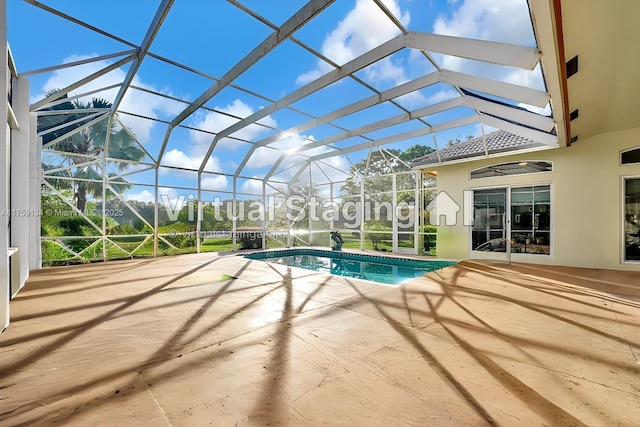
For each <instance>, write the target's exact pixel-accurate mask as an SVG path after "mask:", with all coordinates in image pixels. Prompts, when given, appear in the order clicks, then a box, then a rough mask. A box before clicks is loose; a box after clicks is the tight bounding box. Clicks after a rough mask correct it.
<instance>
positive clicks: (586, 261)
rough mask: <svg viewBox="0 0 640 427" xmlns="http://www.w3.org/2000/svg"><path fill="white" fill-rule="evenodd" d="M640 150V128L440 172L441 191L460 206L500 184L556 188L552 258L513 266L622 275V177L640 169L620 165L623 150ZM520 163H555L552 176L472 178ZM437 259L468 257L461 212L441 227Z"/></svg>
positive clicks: (637, 266) (625, 266)
mask: <svg viewBox="0 0 640 427" xmlns="http://www.w3.org/2000/svg"><path fill="white" fill-rule="evenodd" d="M636 146H640V127H638V128H634V129H629V130H624V131H617V132H611V133H606V134H600V135H597V136H594V137H592V138H589V139H580V140H578V141H577V142H575V143H574V144H573V145H572V146H571V147H568V148H562V149H554V150H545V151H537V152H531V153H524V154H518V155H511V156H505V157H499V158H493V159H482V160H477V161H473V162H465V163H458V164H454V165H449V166H441V167H438V168H430V170H431V169H433V170H437V173H438V191H446V192H447V194H449V195H450V196H451V197H452V198H453V199H454V200H455V201H456V202H457V203H458V204H459V205H460V206H463V192H464V190H469V189H473V188H485V187H493V186H501V185H531V184H547V183H549V184H551V185H552V194H551V197H552V207H551V209H552V239H553V242H552V255H551V256H540V255H519V254H514V256H513V258H512V260H513V261H523V262H535V263H540V264H553V265H566V266H576V267H592V268H606V269H620V270H640V264H638V263H635V264H633V263H622V261H621V259H622V241H623V236H622V234H623V233H622V217H623V215H622V177H625V176H640V165H625V166H621V165H620V151H622V150H625V149H628V148H632V147H636ZM522 160H550V161H553V172H550V173H543V174H534V175H521V176H512V177H507V178H484V179H474V180H473V181H471V180H470V179H469V172H470V171H471V170H473V169H477V168H479V167H482V166H487V165H492V164H497V163H503V162H509V161H522ZM437 249H438V256H439V257H441V258H448V259H465V258H469V257H470V254H469V228H468V227H466V226H464V225H463V212H462V210H461V211H460V212H458V221H457V225H456V226H453V227H446V226H440V227H439V230H438V247H437Z"/></svg>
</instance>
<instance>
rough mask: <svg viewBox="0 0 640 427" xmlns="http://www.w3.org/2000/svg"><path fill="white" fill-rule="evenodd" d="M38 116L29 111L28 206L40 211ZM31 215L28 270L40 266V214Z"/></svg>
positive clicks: (40, 146) (41, 213)
mask: <svg viewBox="0 0 640 427" xmlns="http://www.w3.org/2000/svg"><path fill="white" fill-rule="evenodd" d="M37 128H38V116H37V114H36V113H29V142H28V145H29V206H30V207H31V208H34V209H40V215H44V214H45V212H42V138H40V137H38V136H37V132H36V129H37ZM40 215H33V216H32V217H31V218H30V221H29V243H28V245H27V246H28V248H29V249H28V250H29V256H28V258H29V270H34V269H38V268H42V236H41V235H40V234H41V232H40V230H41V221H42V219H41V216H40Z"/></svg>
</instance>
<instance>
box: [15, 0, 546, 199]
mask: <svg viewBox="0 0 640 427" xmlns="http://www.w3.org/2000/svg"><path fill="white" fill-rule="evenodd" d="M7 3H8V4H7V22H8V38H9V44H10V47H11V50H12V53H13V56H14V58H15V62H16V65H17V69H18V72H19V73H25V72H26V73H28V72H30V71H33V70H39V69H43V68H47V67H51V66H55V65H58V64H70V63H73V62H76V61H83V60H88V59H91V58H96V57H100V56H104V55H110V54H114V53H118V52H126V51H129V50H130V49H132V47H131V46H130V45H127V44H126V43H122V42H121V41H119V40H114V39H112V38H109V37H106V36H104V35H102V34H99V33H97V32H94V31H91V30H89V29H87V28H83V27H82V26H79V25H77V24H75V23H73V22H69V21H68V20H65V19H62V18H61V17H59V16H56V15H54V14H51V13H49V12H47V11H44V10H42V9H40V8H37V7H34V6H33V5H30V4H28V3H26V2H23V1H20V0H9V1H8V2H7ZM42 3H43V4H45V5H46V6H50V7H52V8H54V9H57V10H60V11H61V12H63V13H65V14H68V15H71V16H73V17H74V18H77V19H80V20H83V21H85V22H87V23H88V24H90V25H92V26H94V27H97V28H100V29H102V30H104V31H106V32H108V33H110V34H112V35H114V36H116V37H117V38H119V39H121V40H124V41H128V42H130V43H132V44H134V45H138V44H140V43H141V41H142V40H143V38H144V36H145V32H146V30H147V27H148V25H149V23H150V22H151V21H152V19H153V16H154V14H155V12H156V9H157V6H158V4H159V0H146V1H134V2H131V1H130V0H110V1H109V2H108V5H109V7H108V10H106V11H105V10H104V7H105V4H106V3H105V2H103V1H99V0H86V1H82V2H78V1H71V0H55V1H54V0H43V1H42ZM239 3H240V4H242V5H243V6H244V7H246V8H248V9H250V10H252V11H254V12H255V13H257V14H259V15H261V16H263V17H264V19H266V20H267V21H269V22H270V23H272V24H273V25H275V26H280V25H282V24H283V23H284V22H285V21H286V20H287V19H288V18H289V17H290V16H291V15H293V14H294V13H295V12H296V11H297V10H298V9H300V8H301V7H302V6H303V5H304V4H305V3H306V2H305V1H300V0H287V1H276V2H265V1H263V0H241V1H239ZM383 3H384V5H385V6H386V7H387V9H388V10H389V11H390V12H391V13H392V14H393V15H394V17H395V18H396V19H397V20H398V21H399V22H401V23H402V25H403V26H404V27H405V28H407V29H408V30H409V31H418V32H426V33H436V34H443V35H452V36H459V37H467V38H477V39H481V40H488V41H495V42H503V43H512V44H520V45H525V46H535V39H534V36H533V30H532V26H531V21H530V17H529V13H528V8H527V4H526V0H383ZM505 17H509V19H505ZM272 32H273V30H272V28H270V27H269V26H268V25H265V24H264V23H263V22H260V21H259V20H257V19H256V18H255V17H252V16H250V15H249V14H247V13H246V12H245V11H243V10H241V9H240V8H238V7H236V6H234V5H233V4H232V3H229V2H224V1H222V0H215V1H205V0H190V1H185V0H177V1H176V2H175V3H174V5H173V7H172V9H171V11H170V12H169V14H168V16H167V17H166V18H165V20H164V23H163V25H162V27H161V28H160V30H159V32H158V34H157V36H156V38H155V40H154V42H153V44H152V45H151V47H150V52H151V53H153V54H155V55H158V56H161V57H163V58H166V59H169V60H171V61H175V62H178V63H181V64H183V65H184V66H186V67H189V68H191V69H193V70H199V71H200V72H201V74H203V75H201V74H197V73H194V72H192V71H188V70H185V69H182V68H179V67H176V66H173V65H170V64H167V63H166V62H163V61H161V60H159V59H156V58H153V57H149V56H148V57H146V58H145V60H144V61H143V62H142V64H141V66H140V68H139V70H138V72H137V73H136V75H135V77H134V78H133V82H132V85H133V86H135V87H136V88H138V89H130V90H129V91H128V92H127V94H126V95H125V97H124V99H123V101H122V103H121V104H120V107H119V109H118V111H119V114H118V117H119V119H120V120H121V121H122V123H123V124H124V125H125V126H127V127H129V128H130V129H131V130H132V132H133V133H134V134H135V136H136V139H137V140H138V141H139V143H140V145H141V146H143V147H144V148H145V150H146V151H148V152H149V153H150V155H151V156H153V157H154V158H156V157H157V156H158V154H159V151H160V147H161V145H162V141H163V139H164V138H165V135H166V132H167V125H166V122H168V121H171V120H172V119H173V118H174V117H175V116H176V115H177V114H178V113H180V112H181V111H182V110H184V108H185V107H186V105H187V104H186V103H184V102H180V100H182V101H186V102H190V101H193V100H194V99H196V98H197V97H198V96H200V95H201V94H202V93H203V92H204V91H205V90H206V89H207V88H209V87H210V86H211V85H212V84H213V80H212V79H211V77H216V78H219V77H222V76H223V75H225V73H227V72H228V71H229V70H230V69H231V68H232V67H233V66H234V65H235V63H236V62H237V61H239V60H241V59H242V58H243V57H244V56H245V55H247V54H248V53H249V52H250V51H251V50H252V49H253V48H254V47H255V46H257V45H258V44H259V43H260V42H262V40H264V39H265V38H266V37H268V36H269V35H270V34H271V33H272ZM399 34H400V30H399V29H398V27H397V26H395V25H394V24H393V23H392V21H391V20H390V19H389V18H388V17H387V16H386V15H385V14H384V13H383V12H382V11H381V9H380V8H379V7H378V6H377V5H376V4H375V2H374V1H373V0H336V1H335V2H334V3H333V4H332V5H330V6H329V7H328V8H326V9H325V10H324V11H322V12H321V13H320V14H319V15H318V16H316V17H315V18H314V19H313V20H312V21H311V22H309V23H308V24H307V25H305V26H304V27H302V28H301V29H299V30H297V31H296V32H295V34H294V36H295V37H296V39H298V40H300V41H301V42H302V43H304V44H306V45H307V46H309V47H311V48H312V49H314V50H316V51H317V52H320V53H321V54H322V55H323V56H324V57H326V58H328V60H329V61H331V62H333V64H335V65H338V66H341V65H344V64H346V63H348V62H349V61H350V60H352V59H354V58H356V57H358V56H359V55H361V54H363V53H364V52H366V51H367V50H369V49H372V48H374V47H376V46H379V45H381V44H382V43H384V42H386V41H388V40H390V39H392V38H393V37H396V36H398V35H399ZM431 55H432V58H433V59H434V60H435V61H436V62H437V63H438V64H439V65H440V66H441V67H442V68H444V69H450V70H453V71H462V72H465V73H468V74H472V75H477V76H481V77H492V78H494V79H497V80H501V81H505V82H509V83H515V84H520V85H524V86H527V87H532V88H536V89H541V90H544V84H543V81H542V77H541V72H540V70H539V69H537V70H534V71H523V70H516V69H512V68H508V67H499V66H496V65H490V64H483V63H479V62H477V61H472V60H465V59H461V58H456V57H451V56H446V55H441V54H436V53H432V54H431ZM124 56H126V55H123V56H118V57H113V58H108V59H99V60H96V61H93V62H90V63H87V64H84V65H79V66H72V67H67V68H61V69H57V70H54V71H50V72H41V73H37V74H32V75H30V76H29V80H30V89H31V102H32V103H33V102H37V101H39V100H40V99H42V98H43V96H44V94H45V93H46V92H47V91H49V90H51V89H55V88H62V87H66V86H68V85H70V84H72V83H74V82H76V81H78V80H80V79H81V78H83V77H86V76H88V75H90V74H92V73H94V72H97V71H99V70H101V69H103V68H105V67H107V66H109V65H111V64H113V63H115V62H116V61H118V60H120V59H122V58H124ZM130 64H131V63H127V64H124V65H122V66H120V67H118V68H116V69H115V70H113V71H112V72H110V73H108V74H106V75H104V76H102V77H100V78H98V79H96V80H93V81H91V82H89V83H88V84H86V85H84V86H82V87H80V88H78V89H77V90H75V91H72V92H71V94H74V93H84V92H89V91H93V90H98V89H101V88H105V87H109V86H111V85H114V84H118V83H120V82H122V81H123V79H124V78H125V76H126V74H127V72H128V69H129V66H130ZM333 69H334V65H332V64H330V63H328V62H325V61H323V60H322V59H319V58H318V57H316V56H314V55H312V54H310V53H309V52H308V51H306V50H305V49H304V48H302V47H301V46H300V45H298V44H296V43H294V42H292V41H289V40H287V41H285V42H283V43H281V44H280V45H279V46H278V47H277V48H276V49H274V50H273V51H272V52H271V53H269V54H268V55H266V56H264V57H263V58H261V59H260V60H259V61H258V62H257V63H256V64H255V65H254V66H253V67H251V68H249V69H248V70H246V71H245V72H244V73H242V74H241V75H240V76H239V78H238V79H236V80H235V81H234V82H233V85H232V86H228V87H226V88H224V89H223V90H221V91H220V92H219V93H218V94H216V95H215V96H214V97H213V98H212V99H210V100H209V101H207V102H206V103H205V104H204V107H206V108H200V109H198V110H196V111H195V112H194V113H193V114H191V115H190V116H189V117H187V118H186V119H185V120H184V121H183V122H182V125H184V127H179V128H175V129H173V131H172V132H171V134H170V138H169V139H168V142H167V146H166V150H165V151H164V155H163V157H162V160H161V165H166V166H177V167H181V168H186V169H198V167H199V166H200V165H201V164H202V162H203V159H204V157H205V155H206V154H207V151H208V149H209V146H210V144H211V142H212V140H213V136H214V133H217V132H220V131H222V130H224V129H225V128H227V127H229V126H231V125H233V124H234V123H236V122H238V121H239V119H240V118H245V117H250V116H251V115H252V114H254V113H256V112H258V111H260V110H261V109H263V108H265V107H268V106H269V105H271V104H272V103H273V102H275V101H278V100H281V99H283V98H284V97H285V96H287V95H288V94H290V93H292V92H294V91H296V90H300V89H301V88H303V87H305V85H308V84H310V83H312V82H313V81H315V80H316V79H318V78H320V77H321V76H323V75H325V74H327V73H329V72H330V71H332V70H333ZM434 71H435V68H434V66H433V65H432V64H431V63H430V62H429V61H428V60H427V59H426V58H425V56H424V55H422V54H421V53H420V52H418V51H416V50H412V49H403V50H401V51H399V52H396V53H395V54H393V55H391V56H388V57H386V58H384V59H382V60H380V61H378V62H376V63H374V64H373V65H371V66H369V67H366V68H364V69H362V70H360V71H358V72H356V73H355V74H356V76H357V77H358V79H360V80H361V81H362V82H364V83H366V84H367V85H369V86H370V87H372V88H375V89H376V90H378V91H386V90H389V89H392V88H394V87H397V86H399V85H401V84H403V83H406V82H408V81H411V80H413V79H415V78H418V77H420V76H423V75H425V74H428V73H432V72H434ZM117 92H118V89H117V88H113V89H109V90H103V91H101V92H98V93H97V94H95V95H93V96H99V97H102V98H105V99H107V100H109V101H112V100H114V99H115V97H116V94H117ZM150 92H157V93H161V94H164V95H167V96H169V97H171V99H168V98H164V97H162V96H158V95H155V94H153V93H150ZM374 93H375V92H373V91H372V90H371V89H369V88H367V87H366V86H364V85H362V84H361V83H359V82H357V81H355V80H352V79H346V80H341V81H339V82H337V83H334V84H332V85H330V86H328V87H325V88H323V89H321V90H319V91H317V92H315V93H313V94H312V95H310V96H308V97H307V98H304V99H300V100H296V101H295V102H292V103H291V104H289V105H288V108H282V109H278V110H276V111H274V112H272V113H271V114H266V115H263V117H261V118H260V119H259V120H257V121H256V122H255V123H254V124H251V125H249V126H247V127H245V128H244V129H241V130H240V131H238V132H236V133H233V134H232V135H231V137H232V138H223V139H221V140H220V141H219V142H218V143H217V145H216V146H215V148H214V150H213V152H212V153H211V156H210V157H209V158H208V160H207V164H206V167H205V172H210V173H205V174H203V177H202V181H201V184H202V188H203V190H206V191H205V193H206V194H207V195H208V196H209V197H215V196H224V194H225V192H230V191H233V177H232V176H233V174H234V173H236V171H237V170H238V167H239V166H240V165H241V164H243V163H244V165H243V167H242V169H241V170H240V172H239V174H240V176H242V177H245V178H240V179H238V181H237V185H236V188H237V191H239V192H242V193H247V194H261V193H262V183H261V181H259V180H257V179H251V178H254V177H255V178H261V177H264V176H265V174H266V173H267V172H268V171H269V170H270V169H271V167H272V166H273V165H274V164H275V163H276V162H277V161H278V160H279V159H280V157H281V156H282V154H283V152H287V153H289V154H288V155H286V156H284V158H283V159H282V161H281V163H280V166H279V167H278V169H277V170H276V174H275V175H274V177H273V178H274V179H275V180H277V181H279V182H283V183H286V182H288V181H289V180H290V179H291V177H292V176H293V175H294V174H295V173H296V171H297V170H298V168H296V167H292V166H293V165H295V164H296V163H298V162H300V161H301V160H303V159H304V158H303V157H300V155H298V154H295V150H296V149H299V148H300V146H302V145H303V144H310V143H313V142H314V141H320V142H322V140H323V139H325V138H329V137H336V138H337V136H338V135H340V134H343V133H344V132H348V131H349V130H352V129H357V128H359V127H361V126H366V125H368V124H371V123H375V122H376V121H378V120H381V119H384V118H388V117H392V116H397V115H399V114H403V113H404V111H403V110H402V109H401V108H399V107H398V105H400V106H402V107H404V108H406V109H407V110H409V111H413V110H416V109H418V108H421V107H424V106H427V105H430V104H433V103H437V102H442V101H445V100H447V99H451V98H454V97H456V96H458V94H457V92H456V91H455V90H454V88H452V87H451V86H448V85H445V84H442V83H438V84H434V85H432V86H429V87H426V88H424V89H422V90H420V91H416V92H412V93H409V94H406V95H404V96H402V97H399V98H397V99H396V101H397V104H398V105H393V104H391V103H388V102H387V103H384V104H382V105H379V106H376V107H371V108H368V109H366V110H364V111H361V112H357V113H354V114H351V115H349V116H347V117H342V118H339V119H337V120H335V121H333V122H332V124H323V125H320V126H315V127H309V128H307V129H304V130H302V131H296V129H294V127H296V126H300V125H301V124H303V123H307V122H308V121H309V120H311V119H312V118H314V117H316V118H317V117H322V116H323V115H325V114H328V113H330V112H332V111H335V110H337V109H339V108H341V107H344V106H347V105H349V104H351V103H354V102H357V101H359V100H360V99H363V98H366V97H369V96H372V95H373V94H374ZM532 110H533V108H532ZM535 111H541V110H535ZM543 112H545V113H546V114H548V113H549V110H548V108H547V110H546V111H543ZM128 113H135V114H136V115H137V116H133V115H131V114H128ZM471 113H472V111H471V110H468V109H466V108H464V107H458V108H456V109H452V110H449V111H447V112H443V113H439V114H436V115H434V116H433V117H426V118H425V120H426V121H427V122H429V123H430V124H438V123H443V122H447V121H449V120H453V119H455V118H459V117H464V116H468V115H470V114H471ZM139 116H143V117H148V118H151V119H157V120H158V121H155V120H150V119H147V118H142V117H139ZM423 126H424V125H423V124H420V123H417V122H416V121H410V122H406V123H403V124H398V125H395V126H392V127H389V128H385V129H379V130H374V131H372V132H370V133H368V134H367V135H366V136H367V139H364V138H359V137H358V138H346V139H341V140H339V141H338V142H336V143H335V144H332V145H331V147H334V148H330V147H329V146H326V145H321V146H319V147H317V148H314V149H313V150H312V151H310V152H305V153H304V154H306V155H323V154H325V153H328V152H330V151H332V150H334V149H335V148H347V147H349V146H351V145H357V144H361V143H363V142H367V141H370V140H378V139H380V138H385V137H387V136H389V135H392V134H395V133H399V132H406V131H410V130H414V129H418V128H420V127H423ZM491 130H493V129H492V128H488V127H485V132H488V131H491ZM480 133H481V129H480V126H479V125H477V124H474V125H468V126H465V127H462V128H458V129H453V130H450V131H445V132H440V133H437V134H436V141H437V142H438V144H439V145H441V146H444V145H445V144H446V143H447V141H449V140H451V139H455V138H457V137H461V138H463V139H465V138H466V137H467V136H470V135H473V136H478V135H480ZM269 137H272V138H273V140H274V142H271V143H270V144H268V145H265V146H263V147H260V148H257V149H255V150H254V151H253V155H252V156H250V157H249V158H248V160H247V161H243V160H244V159H245V156H246V155H247V154H248V153H249V152H250V149H251V143H252V142H253V143H256V142H260V141H265V139H266V138H269ZM267 141H268V140H267ZM414 144H426V145H429V146H433V145H434V142H433V137H432V136H430V135H427V136H422V137H419V138H413V139H408V140H405V141H401V142H398V143H394V144H390V145H388V146H386V147H387V148H394V149H400V150H402V149H406V148H407V147H409V146H411V145H414ZM367 154H368V151H367V150H363V151H359V152H354V153H351V154H349V155H348V156H334V157H328V158H325V159H323V161H322V163H320V164H318V167H314V168H311V171H310V172H305V173H303V174H302V175H301V177H307V176H309V175H311V176H312V179H313V180H314V181H315V182H326V181H328V180H329V179H331V180H333V181H341V180H343V179H344V178H345V177H346V174H345V172H346V171H348V170H349V168H350V167H351V165H352V164H354V163H357V162H358V161H360V160H362V159H363V158H365V157H366V155H367ZM143 169H148V168H145V167H143V166H140V167H138V168H133V169H131V170H129V175H127V180H128V181H129V182H132V183H134V184H135V185H134V187H133V188H132V189H131V190H130V191H129V192H128V193H127V195H126V197H127V198H129V199H135V200H141V201H151V200H153V187H152V186H153V184H154V183H155V176H154V173H153V171H150V170H143ZM137 170H140V172H139V173H134V172H135V171H137ZM159 170H160V172H159V176H158V180H159V185H160V186H162V187H163V191H164V192H165V193H166V194H168V195H169V196H170V197H176V195H177V194H179V193H180V194H182V193H184V191H186V190H185V189H194V188H196V187H197V174H195V173H194V172H189V171H184V170H175V169H172V168H166V167H165V168H162V167H161V168H160V169H159ZM273 185H274V186H275V187H277V186H278V185H280V184H278V183H277V182H275V183H274V184H273ZM222 198H225V197H222Z"/></svg>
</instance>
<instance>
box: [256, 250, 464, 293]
mask: <svg viewBox="0 0 640 427" xmlns="http://www.w3.org/2000/svg"><path fill="white" fill-rule="evenodd" d="M244 256H245V257H246V258H249V259H255V260H260V261H266V262H271V263H274V264H281V265H288V266H290V267H300V268H306V269H307V270H314V271H325V272H327V273H331V274H335V275H338V276H345V277H354V278H357V279H364V280H371V281H373V282H379V283H386V284H390V285H400V284H403V283H406V282H408V281H409V280H411V279H415V278H416V277H420V276H422V275H424V274H425V273H428V272H429V271H434V270H439V269H441V268H444V267H448V266H450V265H454V264H455V262H454V261H442V260H415V259H408V258H395V257H393V258H391V257H382V256H376V255H365V254H354V253H349V252H337V251H324V250H321V249H287V250H279V251H266V252H256V253H252V254H247V255H244Z"/></svg>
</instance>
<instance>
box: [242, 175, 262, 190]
mask: <svg viewBox="0 0 640 427" xmlns="http://www.w3.org/2000/svg"><path fill="white" fill-rule="evenodd" d="M254 178H256V177H255V176H254ZM240 192H242V193H249V194H262V180H259V179H257V178H256V179H247V180H246V181H245V182H243V183H242V185H241V186H240Z"/></svg>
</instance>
